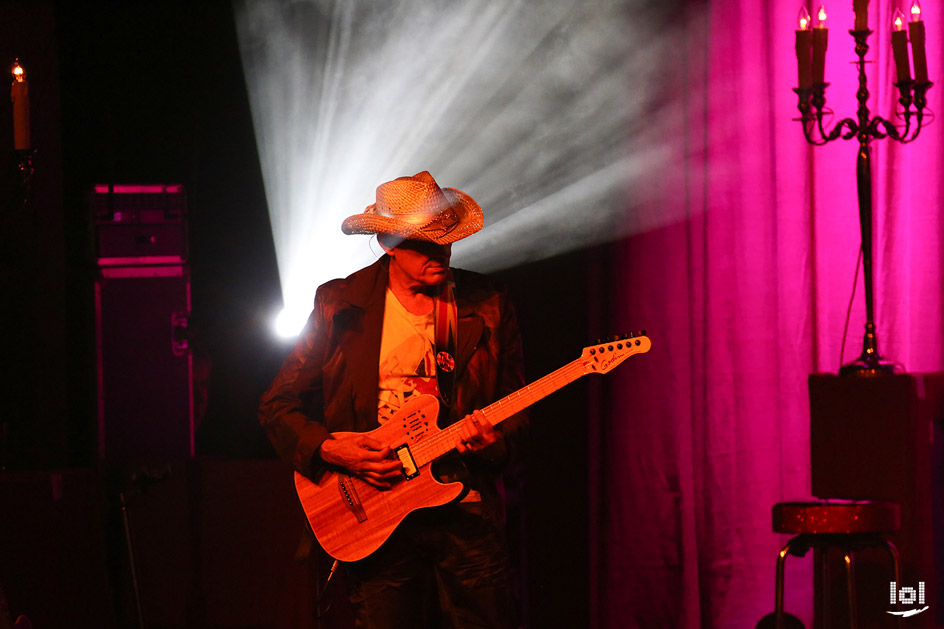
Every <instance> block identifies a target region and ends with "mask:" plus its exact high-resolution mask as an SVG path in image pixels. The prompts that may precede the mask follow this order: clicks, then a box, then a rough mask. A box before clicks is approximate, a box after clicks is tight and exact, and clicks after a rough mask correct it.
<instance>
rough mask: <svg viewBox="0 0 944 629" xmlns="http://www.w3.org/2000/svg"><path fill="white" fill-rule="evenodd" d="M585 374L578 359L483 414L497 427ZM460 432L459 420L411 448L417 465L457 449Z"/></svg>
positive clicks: (496, 404) (485, 409) (424, 463)
mask: <svg viewBox="0 0 944 629" xmlns="http://www.w3.org/2000/svg"><path fill="white" fill-rule="evenodd" d="M585 374H586V370H585V369H584V364H583V360H581V359H579V358H578V359H577V360H574V361H573V362H570V363H568V364H566V365H564V366H563V367H561V368H560V369H557V370H556V371H552V372H551V373H549V374H547V375H546V376H544V377H543V378H540V379H538V380H535V381H534V382H532V383H531V384H529V385H527V386H525V387H524V388H522V389H518V390H517V391H515V392H514V393H512V394H510V395H506V396H505V397H503V398H502V399H500V400H498V401H497V402H494V403H493V404H489V405H488V406H486V407H485V408H483V409H482V413H483V414H484V415H485V419H487V420H488V423H490V424H491V425H492V426H497V425H498V424H500V423H501V422H503V421H505V420H506V419H508V418H509V417H511V416H512V415H514V414H515V413H517V412H519V411H522V410H524V409H526V408H528V407H529V406H531V405H532V404H534V403H535V402H537V401H538V400H541V399H543V398H545V397H547V396H548V395H550V394H551V393H554V392H555V391H557V390H558V389H561V388H563V387H565V386H567V385H568V384H570V383H571V382H573V381H574V380H577V379H578V378H580V377H581V376H583V375H585ZM461 430H462V422H461V421H458V422H456V423H455V424H452V425H451V426H449V427H447V428H445V429H443V430H441V431H440V432H438V433H436V434H435V435H433V436H432V437H429V438H428V439H424V440H423V441H420V442H419V443H417V444H415V445H414V446H413V447H411V448H410V451H411V452H412V453H413V458H414V460H415V461H416V464H417V466H419V467H422V466H424V465H426V464H427V463H431V462H433V461H435V460H436V459H438V458H439V457H441V456H442V455H444V454H446V453H447V452H449V451H450V450H453V449H455V447H456V441H458V440H459V433H460V432H461Z"/></svg>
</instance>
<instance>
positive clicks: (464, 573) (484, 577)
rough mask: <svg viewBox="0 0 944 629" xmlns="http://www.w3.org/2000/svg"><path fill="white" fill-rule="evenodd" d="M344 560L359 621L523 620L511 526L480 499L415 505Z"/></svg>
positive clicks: (443, 628) (477, 623) (495, 624)
mask: <svg viewBox="0 0 944 629" xmlns="http://www.w3.org/2000/svg"><path fill="white" fill-rule="evenodd" d="M345 567H346V570H347V577H348V582H349V585H350V590H351V604H352V607H353V610H354V616H355V618H356V620H357V626H358V627H364V628H367V629H394V628H401V627H402V628H403V629H424V628H440V629H447V628H456V629H459V628H462V629H465V628H466V627H488V628H490V629H491V628H499V629H513V628H514V627H516V626H517V623H516V621H515V618H516V615H517V614H516V607H515V604H514V594H513V591H512V590H513V588H512V583H511V579H510V576H509V575H510V569H509V560H508V548H507V544H506V541H505V536H504V532H503V529H502V527H501V526H500V525H499V524H498V523H497V522H495V521H494V520H492V519H491V518H489V517H487V516H486V515H485V511H484V510H483V508H482V505H481V503H459V504H452V505H446V506H443V507H434V508H430V509H421V510H419V511H416V512H414V513H412V514H410V515H409V516H408V517H407V518H406V519H405V520H404V521H403V522H402V523H401V524H400V526H399V527H397V530H396V531H394V533H393V535H391V536H390V539H388V540H387V541H386V542H385V543H384V545H383V546H381V547H380V548H379V549H378V550H377V551H375V552H374V553H373V554H372V555H370V556H369V557H367V558H365V559H362V560H360V561H357V562H353V563H348V564H345Z"/></svg>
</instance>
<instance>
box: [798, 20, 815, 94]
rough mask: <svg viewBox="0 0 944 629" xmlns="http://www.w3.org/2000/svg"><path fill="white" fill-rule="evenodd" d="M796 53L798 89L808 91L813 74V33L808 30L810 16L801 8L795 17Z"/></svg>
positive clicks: (811, 83)
mask: <svg viewBox="0 0 944 629" xmlns="http://www.w3.org/2000/svg"><path fill="white" fill-rule="evenodd" d="M797 26H798V27H799V28H798V29H797V32H796V53H797V72H798V81H799V85H798V87H799V88H800V89H801V90H805V89H809V88H810V87H811V86H812V85H813V73H812V69H811V66H810V62H811V60H812V55H813V31H811V30H810V14H809V12H808V11H807V10H806V8H804V7H801V8H800V13H799V15H797Z"/></svg>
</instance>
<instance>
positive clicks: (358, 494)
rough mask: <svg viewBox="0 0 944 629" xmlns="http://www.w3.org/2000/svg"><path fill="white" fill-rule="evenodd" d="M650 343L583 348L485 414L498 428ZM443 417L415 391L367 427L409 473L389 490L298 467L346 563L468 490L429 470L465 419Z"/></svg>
mask: <svg viewBox="0 0 944 629" xmlns="http://www.w3.org/2000/svg"><path fill="white" fill-rule="evenodd" d="M651 346H652V343H651V342H650V340H649V338H648V337H646V336H645V333H644V332H643V333H640V334H639V335H630V336H628V337H625V338H614V339H613V340H612V341H609V342H606V343H601V344H598V345H592V346H590V347H585V348H584V350H583V352H582V353H581V355H580V358H577V359H576V360H574V361H572V362H570V363H568V364H567V365H564V366H563V367H561V368H560V369H558V370H556V371H553V372H551V373H550V374H548V375H546V376H544V377H543V378H541V379H540V380H537V381H535V382H532V383H531V384H529V385H527V386H526V387H524V388H523V389H519V390H518V391H516V392H514V393H512V394H510V395H508V396H505V397H504V398H502V399H500V400H498V401H497V402H495V403H494V404H490V405H489V406H486V407H485V408H483V409H482V413H483V414H484V415H485V419H487V420H488V422H489V423H490V424H491V425H493V426H495V425H497V424H499V423H500V422H502V421H504V420H505V419H508V418H509V417H511V416H512V415H514V414H515V413H517V412H519V411H521V410H523V409H525V408H527V407H528V406H531V405H532V404H534V403H535V402H537V401H538V400H540V399H542V398H544V397H546V396H548V395H550V394H551V393H553V392H555V391H557V390H558V389H561V388H563V387H564V386H566V385H568V384H570V383H571V382H574V381H575V380H577V379H578V378H581V377H583V376H585V375H587V374H591V373H601V374H602V373H607V372H609V371H610V370H611V369H613V368H614V367H616V366H617V365H619V364H620V363H622V362H623V361H624V360H626V359H627V358H629V357H630V356H632V355H634V354H644V353H646V352H648V351H649V348H650V347H651ZM438 416H439V400H438V399H437V398H436V397H435V396H432V395H426V394H424V395H416V396H413V397H411V398H410V399H409V401H408V402H407V403H406V404H404V405H403V407H402V408H401V409H400V410H399V411H397V412H396V413H395V414H394V416H393V417H391V418H390V419H389V420H388V421H387V422H386V423H384V424H383V425H382V426H381V427H380V428H376V429H374V430H372V431H370V432H368V433H364V434H365V435H368V436H370V437H371V438H373V439H376V440H377V441H379V442H380V443H384V444H387V445H388V446H390V449H391V450H393V451H394V452H395V453H396V455H397V457H398V458H399V460H400V464H401V465H402V467H403V470H402V473H403V479H402V480H400V481H398V482H396V483H394V485H393V486H392V487H391V488H389V489H383V490H381V489H377V488H376V487H374V486H373V485H370V484H368V483H367V482H365V481H363V480H361V479H360V478H356V477H354V476H350V475H349V474H346V473H344V472H340V471H336V470H328V471H325V472H324V473H322V474H321V475H320V477H319V478H318V479H316V480H311V479H309V478H307V477H305V476H303V475H301V474H299V473H298V472H295V489H296V491H297V492H298V498H299V500H300V501H301V503H302V508H303V509H304V511H305V515H306V516H308V521H309V522H310V523H311V528H312V530H313V531H314V533H315V537H316V538H317V539H318V542H319V543H320V544H321V546H322V548H324V549H325V551H326V552H327V553H328V554H329V555H331V556H332V557H334V558H335V559H338V560H340V561H357V560H358V559H363V558H364V557H366V556H368V555H370V554H371V553H372V552H374V551H375V550H377V549H378V548H380V546H381V545H382V544H383V543H384V542H385V541H386V540H387V538H388V537H390V535H391V533H393V531H394V529H396V528H397V526H398V525H399V524H400V522H402V521H403V518H405V517H406V516H407V515H409V514H410V512H412V511H415V510H416V509H422V508H424V507H435V506H439V505H444V504H446V503H447V502H450V501H452V500H455V499H456V498H457V497H458V496H459V494H461V493H462V490H463V485H462V483H459V482H453V483H440V482H439V481H438V480H437V479H436V478H435V476H434V475H433V474H432V472H431V471H430V466H431V464H432V463H433V461H435V460H436V459H438V458H440V457H441V456H443V455H444V454H447V453H448V452H450V451H452V450H453V449H455V444H456V441H457V440H458V435H459V431H460V425H461V422H456V423H455V424H452V425H451V426H449V427H447V428H445V429H442V430H440V429H439V427H438V426H437V424H436V418H437V417H438ZM346 434H350V433H346Z"/></svg>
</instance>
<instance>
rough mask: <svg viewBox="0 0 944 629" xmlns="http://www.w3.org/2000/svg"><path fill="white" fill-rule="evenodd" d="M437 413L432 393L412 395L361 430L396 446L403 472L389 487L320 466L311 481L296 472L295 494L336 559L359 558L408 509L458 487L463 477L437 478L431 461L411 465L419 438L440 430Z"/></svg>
mask: <svg viewBox="0 0 944 629" xmlns="http://www.w3.org/2000/svg"><path fill="white" fill-rule="evenodd" d="M438 414H439V401H438V400H437V399H436V398H435V397H433V396H431V395H418V396H414V397H412V398H410V400H409V401H408V402H407V403H406V404H405V405H404V406H403V408H401V409H400V410H399V411H398V412H397V413H396V414H395V415H394V416H393V417H392V418H390V420H388V421H387V422H386V423H385V424H384V425H382V426H381V427H380V428H377V429H375V430H372V431H370V432H368V433H363V434H364V435H366V436H369V437H371V438H373V439H376V440H377V441H379V442H380V443H384V444H386V445H388V446H390V448H391V449H393V450H396V451H397V455H398V456H399V458H400V460H401V462H403V463H404V478H403V479H402V480H400V481H399V482H397V483H395V484H394V485H393V487H391V488H390V489H385V490H381V489H377V488H376V487H374V486H373V485H370V484H368V483H367V482H365V481H363V480H361V479H359V478H355V477H353V476H349V475H347V474H344V473H340V472H336V471H328V472H325V473H324V474H323V475H322V476H321V477H320V478H318V479H317V480H315V481H313V480H311V479H308V478H306V477H305V476H302V475H301V474H299V473H298V472H296V473H295V489H296V490H297V492H298V498H299V500H300V501H301V503H302V508H303V509H304V511H305V514H306V515H307V516H308V521H309V522H310V523H311V528H312V530H313V531H314V533H315V537H316V538H317V539H318V543H320V544H321V546H322V548H324V550H325V552H327V553H328V554H329V555H331V556H332V557H334V558H335V559H339V560H340V561H357V560H358V559H363V558H364V557H366V556H367V555H369V554H371V553H372V552H374V551H375V550H377V549H378V548H379V547H380V545H381V544H383V543H384V542H385V541H386V540H387V538H388V537H390V534H391V533H393V531H394V529H396V527H397V526H398V525H399V524H400V522H402V521H403V519H404V518H405V517H406V516H407V515H409V514H410V513H411V512H412V511H415V510H416V509H422V508H424V507H435V506H439V505H443V504H446V503H448V502H451V501H452V500H455V499H456V498H457V497H458V496H459V494H461V493H462V490H463V485H462V483H446V484H444V483H440V482H439V481H438V480H436V478H435V477H434V476H433V474H432V472H431V470H430V467H431V463H432V461H429V462H426V463H425V464H422V465H417V466H415V467H414V466H413V462H414V458H413V457H414V456H415V455H416V453H417V451H418V449H421V448H422V446H421V445H420V444H422V443H423V442H427V441H428V440H430V439H433V438H434V437H436V436H437V435H438V434H439V433H440V432H441V431H440V430H439V427H438V426H437V425H436V418H437V416H438ZM342 434H344V433H342ZM347 434H350V433H347Z"/></svg>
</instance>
